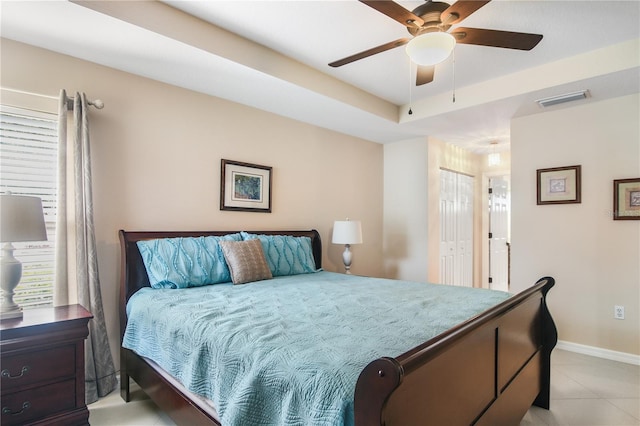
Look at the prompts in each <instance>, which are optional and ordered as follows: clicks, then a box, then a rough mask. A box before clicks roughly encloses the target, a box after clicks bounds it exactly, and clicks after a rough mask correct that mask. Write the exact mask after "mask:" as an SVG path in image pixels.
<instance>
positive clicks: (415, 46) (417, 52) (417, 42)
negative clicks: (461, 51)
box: [407, 32, 456, 66]
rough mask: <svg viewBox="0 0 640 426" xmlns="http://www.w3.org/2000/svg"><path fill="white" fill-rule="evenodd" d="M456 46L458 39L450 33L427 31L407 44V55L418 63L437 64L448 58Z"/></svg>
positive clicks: (425, 64)
mask: <svg viewBox="0 0 640 426" xmlns="http://www.w3.org/2000/svg"><path fill="white" fill-rule="evenodd" d="M454 47H456V39H455V37H454V36H452V35H451V34H449V33H445V32H431V33H425V34H421V35H419V36H417V37H414V38H413V39H411V41H410V42H409V43H408V44H407V55H409V57H410V58H411V60H412V61H413V62H415V63H416V64H418V65H424V66H430V65H436V64H439V63H440V62H442V61H444V60H445V59H447V58H448V57H449V55H451V52H453V48H454Z"/></svg>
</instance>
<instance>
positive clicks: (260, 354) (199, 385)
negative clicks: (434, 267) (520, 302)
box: [123, 271, 510, 426]
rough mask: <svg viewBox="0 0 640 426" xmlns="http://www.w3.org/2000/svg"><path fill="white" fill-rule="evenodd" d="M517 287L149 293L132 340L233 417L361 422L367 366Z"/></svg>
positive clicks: (327, 285)
mask: <svg viewBox="0 0 640 426" xmlns="http://www.w3.org/2000/svg"><path fill="white" fill-rule="evenodd" d="M509 296H510V295H509V294H508V293H505V292H497V291H490V290H484V289H472V288H463V287H451V286H444V285H436V284H423V283H415V282H406V281H396V280H386V279H378V278H366V277H358V276H351V275H345V274H336V273H331V272H326V271H321V272H317V273H313V274H301V275H293V276H283V277H277V278H274V279H271V280H266V281H257V282H253V283H249V284H243V285H233V284H231V283H225V284H216V285H210V286H205V287H195V288H186V289H151V288H145V289H142V290H140V291H138V292H137V293H136V294H135V295H133V296H132V297H131V298H130V300H129V302H128V304H127V314H128V324H127V328H126V330H125V335H124V339H123V347H125V348H128V349H131V350H133V351H134V352H136V353H137V354H139V355H141V356H143V357H146V358H149V359H152V360H153V361H154V362H155V363H157V364H158V365H159V366H160V367H162V368H163V369H164V370H166V371H167V372H168V373H169V374H171V375H172V376H174V377H175V378H177V379H178V380H179V381H180V382H181V383H182V384H183V385H184V386H185V387H186V388H187V389H189V390H190V391H192V392H194V393H196V394H198V395H201V396H202V397H204V398H207V399H211V400H212V401H213V403H214V404H215V407H216V409H217V412H218V414H219V416H220V419H221V421H222V424H223V425H225V426H235V425H247V424H251V425H274V424H277V425H347V426H350V425H352V424H353V395H354V391H355V385H356V381H357V379H358V375H359V374H360V371H361V370H362V369H363V368H364V367H365V366H366V365H367V364H368V363H369V362H371V361H373V360H374V359H377V358H379V357H382V356H393V357H396V356H398V355H400V354H402V353H404V352H406V351H407V350H409V349H411V348H413V347H415V346H417V345H419V344H421V343H423V342H425V341H427V340H429V339H430V338H432V337H435V336H437V335H438V334H440V333H442V332H443V331H445V330H448V329H450V328H452V327H453V326H455V325H457V324H459V323H461V322H463V321H465V320H467V319H469V318H471V317H473V316H475V315H477V314H479V313H481V312H482V311H484V310H486V309H488V308H489V307H491V306H494V305H496V304H498V303H500V302H502V301H504V300H505V299H507V298H508V297H509Z"/></svg>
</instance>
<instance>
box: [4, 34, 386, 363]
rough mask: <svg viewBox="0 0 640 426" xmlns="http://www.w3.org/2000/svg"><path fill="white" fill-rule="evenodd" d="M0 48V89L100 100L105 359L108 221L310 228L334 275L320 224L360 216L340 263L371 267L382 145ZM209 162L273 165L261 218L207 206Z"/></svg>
mask: <svg viewBox="0 0 640 426" xmlns="http://www.w3.org/2000/svg"><path fill="white" fill-rule="evenodd" d="M1 48H2V61H1V67H2V68H1V72H2V73H1V78H2V79H1V81H0V83H1V85H2V87H8V88H11V89H18V90H22V91H27V92H35V93H39V94H45V95H57V94H58V92H59V89H61V88H65V89H67V91H68V92H70V93H74V92H75V91H84V92H86V93H87V95H88V97H89V98H90V99H97V98H99V99H102V100H103V101H104V103H105V105H106V106H105V108H104V109H103V110H101V111H98V110H92V111H91V115H90V123H91V136H92V159H93V161H92V163H93V178H94V183H93V191H94V192H93V194H94V204H95V222H96V238H97V242H98V256H99V270H100V279H101V285H102V296H103V300H104V307H105V313H106V320H107V323H108V332H109V338H110V341H111V345H112V352H113V353H114V356H115V354H116V350H117V347H118V346H119V341H118V340H119V337H118V336H119V324H118V317H117V300H118V294H119V290H118V273H119V267H120V266H119V253H120V251H119V246H118V236H117V231H118V230H119V229H128V230H178V229H179V230H198V229H220V230H225V229H229V230H239V229H246V230H256V229H265V230H266V229H284V228H288V229H310V228H316V229H318V230H319V232H320V234H321V236H322V238H323V266H324V268H325V269H327V270H332V271H337V270H342V260H341V259H342V258H341V253H342V251H343V249H344V248H343V247H342V246H337V245H333V244H331V231H332V226H333V221H334V220H342V219H344V218H346V217H347V216H348V217H350V218H352V219H360V220H361V221H362V226H363V234H364V243H363V244H362V245H357V246H353V253H354V261H353V267H352V271H353V272H354V273H356V274H366V275H373V276H379V275H382V236H381V230H382V185H383V174H382V166H383V165H382V159H383V147H382V145H379V144H377V143H372V142H369V141H365V140H361V139H357V138H353V137H349V136H345V135H342V134H339V133H335V132H332V131H329V130H325V129H321V128H318V127H314V126H311V125H307V124H303V123H300V122H296V121H293V120H290V119H286V118H283V117H280V116H277V115H273V114H270V113H267V112H263V111H259V110H256V109H252V108H249V107H246V106H242V105H239V104H236V103H232V102H228V101H225V100H222V99H218V98H214V97H210V96H206V95H202V94H198V93H195V92H191V91H188V90H184V89H180V88H177V87H173V86H170V85H166V84H162V83H159V82H156V81H153V80H149V79H145V78H142V77H138V76H134V75H131V74H127V73H123V72H120V71H116V70H113V69H110V68H106V67H103V66H99V65H96V64H93V63H89V62H85V61H82V60H78V59H74V58H71V57H68V56H64V55H60V54H56V53H53V52H50V51H46V50H42V49H38V48H34V47H31V46H28V45H24V44H20V43H16V42H13V41H10V40H6V39H2V45H1ZM211 84H224V82H218V81H212V82H211ZM7 100H8V99H7ZM0 101H1V100H0ZM221 158H226V159H231V160H236V161H244V162H249V163H256V164H262V165H268V166H271V167H273V212H272V213H271V214H264V213H245V212H229V211H220V210H219V191H220V159H221ZM118 359H119V358H118V357H116V362H117V361H118Z"/></svg>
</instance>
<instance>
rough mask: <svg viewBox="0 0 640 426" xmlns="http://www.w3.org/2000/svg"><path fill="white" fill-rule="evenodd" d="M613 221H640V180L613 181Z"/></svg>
mask: <svg viewBox="0 0 640 426" xmlns="http://www.w3.org/2000/svg"><path fill="white" fill-rule="evenodd" d="M613 220H640V178H633V179H616V180H614V181H613Z"/></svg>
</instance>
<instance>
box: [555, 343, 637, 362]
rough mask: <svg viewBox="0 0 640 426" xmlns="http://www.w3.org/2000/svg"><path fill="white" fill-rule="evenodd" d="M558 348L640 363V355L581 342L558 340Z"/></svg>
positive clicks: (613, 359)
mask: <svg viewBox="0 0 640 426" xmlns="http://www.w3.org/2000/svg"><path fill="white" fill-rule="evenodd" d="M556 348H558V349H562V350H565V351H569V352H576V353H579V354H584V355H590V356H595V357H597V358H604V359H610V360H612V361H619V362H624V363H626V364H633V365H640V355H634V354H629V353H626V352H617V351H612V350H610V349H602V348H596V347H595V346H587V345H581V344H579V343H572V342H566V341H563V340H558V344H557V345H556Z"/></svg>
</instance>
